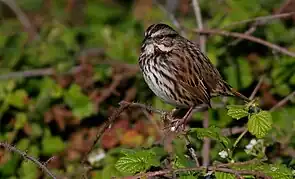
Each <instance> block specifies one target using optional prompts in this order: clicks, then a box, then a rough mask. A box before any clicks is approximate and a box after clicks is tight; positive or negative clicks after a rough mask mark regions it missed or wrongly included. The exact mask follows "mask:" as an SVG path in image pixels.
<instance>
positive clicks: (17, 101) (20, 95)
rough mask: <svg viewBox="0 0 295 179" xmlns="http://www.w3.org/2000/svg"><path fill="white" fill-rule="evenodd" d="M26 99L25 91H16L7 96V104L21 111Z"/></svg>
mask: <svg viewBox="0 0 295 179" xmlns="http://www.w3.org/2000/svg"><path fill="white" fill-rule="evenodd" d="M26 97H27V92H26V91H25V90H16V91H15V92H13V93H11V94H9V95H8V104H10V105H11V106H14V107H16V108H20V109H22V108H24V107H25V99H26Z"/></svg>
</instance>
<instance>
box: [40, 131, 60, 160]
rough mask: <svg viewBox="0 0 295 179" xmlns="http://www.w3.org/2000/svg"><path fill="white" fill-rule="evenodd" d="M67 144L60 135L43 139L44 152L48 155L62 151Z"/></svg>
mask: <svg viewBox="0 0 295 179" xmlns="http://www.w3.org/2000/svg"><path fill="white" fill-rule="evenodd" d="M65 147H66V145H65V143H64V141H62V140H61V138H60V137H51V136H50V137H45V138H44V139H43V140H42V153H43V154H45V155H48V156H51V155H52V154H56V153H59V152H62V151H63V150H64V149H65Z"/></svg>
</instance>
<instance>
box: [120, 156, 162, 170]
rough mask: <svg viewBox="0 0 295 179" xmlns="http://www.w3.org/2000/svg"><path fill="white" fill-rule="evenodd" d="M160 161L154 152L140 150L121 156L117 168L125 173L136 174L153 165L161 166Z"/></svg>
mask: <svg viewBox="0 0 295 179" xmlns="http://www.w3.org/2000/svg"><path fill="white" fill-rule="evenodd" d="M159 165H160V161H159V160H158V158H157V157H156V155H155V153H154V152H151V151H138V152H136V153H134V154H127V155H126V156H125V157H121V158H120V159H119V160H118V161H117V162H116V164H115V167H116V168H117V170H119V171H120V172H123V173H130V174H135V173H137V172H142V171H146V170H147V169H149V168H150V167H151V166H159Z"/></svg>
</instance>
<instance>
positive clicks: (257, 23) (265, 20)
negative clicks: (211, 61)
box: [229, 12, 294, 46]
mask: <svg viewBox="0 0 295 179" xmlns="http://www.w3.org/2000/svg"><path fill="white" fill-rule="evenodd" d="M293 13H294V12H292V13H285V14H283V15H282V14H277V15H271V16H267V17H264V18H263V17H261V18H260V19H259V20H257V21H255V22H254V23H253V24H252V25H251V27H250V28H249V29H248V30H246V32H244V34H246V35H251V34H253V33H254V32H255V31H256V29H257V27H258V26H262V25H265V24H266V23H268V22H269V21H268V20H272V19H277V18H282V17H288V16H291V15H292V14H293ZM240 41H242V39H236V40H234V41H233V42H231V43H229V45H230V46H233V45H236V44H238V43H239V42H240Z"/></svg>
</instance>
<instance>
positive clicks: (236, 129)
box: [221, 127, 246, 136]
mask: <svg viewBox="0 0 295 179" xmlns="http://www.w3.org/2000/svg"><path fill="white" fill-rule="evenodd" d="M245 129H246V127H233V128H225V129H222V130H221V134H222V135H223V136H230V135H235V134H240V133H242V132H244V131H245Z"/></svg>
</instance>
